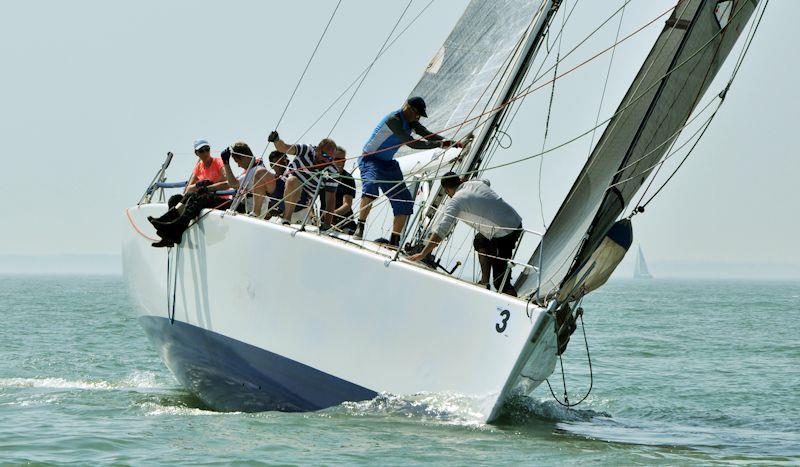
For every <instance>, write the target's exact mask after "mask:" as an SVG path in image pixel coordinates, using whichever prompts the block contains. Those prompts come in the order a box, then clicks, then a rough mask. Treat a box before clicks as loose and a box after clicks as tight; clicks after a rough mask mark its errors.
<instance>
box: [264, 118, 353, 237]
mask: <svg viewBox="0 0 800 467" xmlns="http://www.w3.org/2000/svg"><path fill="white" fill-rule="evenodd" d="M269 142H270V143H273V144H274V145H275V149H277V150H278V151H280V152H283V153H285V154H289V155H291V156H295V158H294V159H293V160H292V162H290V163H289V167H288V168H287V171H286V174H285V175H286V176H287V177H286V187H285V189H284V190H285V192H284V198H285V199H286V206H285V208H284V210H283V223H284V224H290V223H291V219H292V214H293V213H294V210H295V206H296V205H297V202H298V200H299V199H300V191H305V192H306V193H308V194H309V197H310V198H313V196H314V193H315V192H317V191H318V189H317V187H318V186H319V194H320V196H323V191H324V196H325V197H326V198H327V199H326V202H327V203H328V205H332V204H333V203H334V202H335V193H336V175H337V173H338V172H337V171H336V169H335V168H334V167H333V154H334V153H335V152H336V142H335V141H333V140H332V139H330V138H325V139H323V140H322V141H320V142H319V144H317V145H316V146H312V145H310V144H286V143H285V142H284V141H283V140H282V139H281V138H280V136H279V135H278V132H277V131H273V132H272V133H270V135H269ZM312 201H313V199H312ZM331 221H332V216H331V213H325V215H324V216H323V220H322V225H323V228H324V227H327V226H330V225H331Z"/></svg>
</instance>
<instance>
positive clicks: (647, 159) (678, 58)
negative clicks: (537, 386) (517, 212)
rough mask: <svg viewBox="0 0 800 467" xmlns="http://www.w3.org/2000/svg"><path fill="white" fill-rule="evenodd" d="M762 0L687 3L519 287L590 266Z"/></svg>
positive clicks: (550, 289)
mask: <svg viewBox="0 0 800 467" xmlns="http://www.w3.org/2000/svg"><path fill="white" fill-rule="evenodd" d="M756 4H757V0H722V1H720V0H683V1H680V2H679V3H678V4H677V5H676V7H675V9H674V11H673V12H672V15H671V17H670V18H669V19H668V20H667V22H666V25H665V27H664V30H663V31H662V32H661V34H660V36H659V37H658V39H657V40H656V43H655V44H654V46H653V48H652V50H651V51H650V54H649V55H648V56H647V59H646V60H645V62H644V64H643V65H642V68H641V69H640V71H639V73H638V74H637V76H636V78H635V79H634V81H633V84H632V85H631V87H630V89H629V90H628V92H627V94H626V95H625V97H624V99H623V100H622V102H621V104H620V106H619V108H618V110H617V112H616V115H615V117H614V118H613V119H612V120H611V121H610V122H609V124H608V126H607V127H606V130H605V132H604V133H603V136H602V138H601V139H600V140H599V142H598V143H597V145H596V147H595V148H594V150H593V152H592V154H591V156H590V157H589V160H588V161H587V162H586V164H585V166H584V167H583V169H582V171H581V173H580V175H579V176H578V178H577V180H576V181H575V183H574V184H573V186H572V188H571V190H570V192H569V194H568V195H567V197H566V199H565V200H564V202H563V203H562V205H561V207H560V208H559V210H558V212H557V213H556V216H555V218H554V219H553V221H552V223H551V225H550V227H549V229H548V230H547V232H546V234H545V236H544V238H543V239H542V241H541V243H540V244H539V246H538V247H537V249H536V251H535V252H534V254H533V256H532V257H531V259H530V264H531V265H533V266H536V267H538V266H539V265H540V264H541V271H538V272H536V271H534V272H527V273H525V274H523V275H522V276H521V277H520V279H519V280H518V281H517V283H516V286H517V290H518V291H520V292H521V293H531V292H533V291H535V290H537V288H538V287H539V284H541V288H540V289H539V292H540V294H541V295H543V296H548V295H550V294H552V293H554V292H556V291H557V290H558V289H559V287H560V285H561V284H562V283H563V282H564V281H565V280H566V279H568V278H569V277H571V276H572V275H574V273H575V272H576V271H578V270H580V269H581V268H583V266H584V265H585V263H586V261H587V260H588V259H589V258H590V256H591V255H592V253H593V252H594V251H595V249H596V248H597V246H598V245H599V243H600V242H601V241H602V239H603V237H604V236H605V234H606V232H607V231H608V230H609V228H610V227H611V226H612V225H613V224H614V222H615V221H616V220H617V219H618V218H619V216H620V214H621V213H622V212H623V210H624V209H625V207H626V206H627V205H628V203H629V202H630V200H631V198H632V197H633V195H634V194H635V193H636V191H637V190H638V189H639V187H640V186H641V185H642V183H643V182H644V181H645V180H646V179H647V177H648V175H649V174H650V171H651V170H652V168H653V167H654V165H655V164H656V163H657V162H658V161H659V160H661V158H662V157H663V156H664V154H665V152H666V150H667V148H668V146H669V142H670V141H672V140H673V139H674V138H675V137H677V134H678V133H679V132H680V129H681V127H682V126H683V125H684V124H685V123H686V121H687V120H688V118H689V116H690V114H691V113H692V111H693V110H694V108H695V106H696V105H697V102H698V101H699V100H700V98H701V97H702V96H703V93H704V92H705V90H706V89H707V88H708V86H709V84H710V83H711V81H712V80H713V79H714V76H716V74H717V71H718V70H719V68H720V66H721V65H722V63H723V61H724V60H725V57H727V55H728V53H729V52H730V50H731V48H732V47H733V45H734V43H735V42H736V40H737V38H738V37H739V35H740V34H741V32H742V31H743V30H744V26H745V24H746V23H747V21H748V19H749V18H750V16H751V14H752V13H753V11H754V9H755V7H756Z"/></svg>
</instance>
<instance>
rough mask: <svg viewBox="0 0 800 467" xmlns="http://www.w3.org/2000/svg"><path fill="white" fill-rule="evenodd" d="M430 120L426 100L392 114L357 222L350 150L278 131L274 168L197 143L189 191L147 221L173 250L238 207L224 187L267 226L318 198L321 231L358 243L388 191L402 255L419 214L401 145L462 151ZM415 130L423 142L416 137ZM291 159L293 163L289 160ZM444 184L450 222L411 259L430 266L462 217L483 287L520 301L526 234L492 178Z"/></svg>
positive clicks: (367, 159) (364, 161) (364, 169)
mask: <svg viewBox="0 0 800 467" xmlns="http://www.w3.org/2000/svg"><path fill="white" fill-rule="evenodd" d="M422 117H427V112H426V105H425V101H424V100H423V99H422V98H421V97H412V98H410V99H408V100H407V101H406V102H405V103H404V104H403V106H402V107H401V108H400V109H398V110H395V111H393V112H390V113H389V114H388V115H386V116H385V117H384V118H383V119H382V120H381V121H380V122H379V123H378V125H377V126H376V127H375V129H374V130H373V132H372V135H371V136H370V138H369V139H368V140H367V142H366V144H364V147H363V151H362V154H361V155H360V156H359V158H358V167H359V169H360V172H361V174H360V178H361V180H362V186H361V192H362V193H361V204H360V206H359V209H358V222H357V223H356V222H354V220H353V218H354V217H355V216H356V214H355V213H354V211H355V208H354V207H353V202H354V198H355V194H356V184H355V179H354V178H353V176H352V175H351V174H350V172H348V171H347V170H346V169H345V161H346V160H347V157H346V156H347V152H346V151H345V149H344V148H342V147H341V146H337V144H336V143H335V142H334V141H333V140H332V139H330V138H325V139H323V140H321V141H320V142H319V143H318V144H317V145H316V146H314V145H309V144H287V143H286V142H284V141H283V140H282V139H281V137H280V135H279V134H278V132H277V131H272V132H271V133H270V135H269V138H268V141H269V142H270V143H273V144H274V145H275V149H276V150H275V151H273V152H272V153H271V154H270V155H269V167H267V166H265V165H264V163H263V162H262V161H261V160H260V159H257V158H255V156H254V155H253V152H252V151H251V150H250V148H249V147H248V146H247V144H245V143H244V142H241V141H238V142H236V143H234V144H233V145H231V146H229V147H228V148H226V149H224V150H223V151H222V152H221V157H212V156H211V146H210V145H209V143H208V141H206V140H197V141H195V144H194V150H195V155H196V156H197V158H198V161H197V164H196V165H195V167H194V170H193V171H192V174H191V177H190V178H189V181H188V182H187V185H186V188H185V189H184V192H183V194H180V195H175V196H173V197H172V198H170V200H169V203H168V204H169V210H168V211H167V212H166V213H165V214H164V215H162V216H161V217H159V218H152V217H151V218H148V220H149V221H150V222H151V223H152V224H153V226H154V227H155V228H156V232H157V233H158V235H159V236H160V237H161V238H160V240H159V241H157V242H155V243H153V246H154V247H172V246H174V245H175V244H178V243H180V242H181V237H182V235H183V232H184V231H185V230H186V229H187V228H188V227H189V226H190V225H191V222H192V221H193V220H194V219H196V218H197V217H198V216H199V215H200V213H201V211H202V210H203V209H205V208H211V209H229V208H230V207H231V201H232V199H231V196H230V195H229V194H223V193H220V192H221V191H222V190H228V189H239V190H241V191H242V192H243V193H244V195H245V198H244V201H245V202H244V203H240V204H239V205H238V206H236V208H237V211H239V212H242V213H246V214H247V215H249V216H252V217H256V218H261V219H270V218H272V217H275V216H278V217H279V218H280V221H281V222H282V223H283V224H284V225H287V224H291V223H292V220H293V216H295V217H298V216H302V217H304V218H305V217H307V216H308V217H309V218H310V216H312V215H313V211H307V210H308V209H310V208H311V206H312V204H313V203H314V201H315V200H316V197H319V198H320V208H321V209H320V214H321V216H322V219H320V220H321V223H320V230H321V231H324V230H328V229H335V230H337V231H339V232H344V233H347V234H352V235H353V237H354V238H356V239H360V238H363V236H364V229H365V223H366V219H367V216H368V215H369V212H370V207H371V204H372V202H373V201H374V200H375V199H376V198H377V197H378V195H379V192H381V191H382V192H383V194H384V195H385V196H386V197H387V198H388V200H389V202H390V203H391V206H392V211H393V212H394V220H393V223H392V233H391V236H390V239H389V244H390V246H392V247H395V248H399V247H400V236H401V234H402V231H403V229H404V227H405V224H406V220H407V218H408V215H409V214H411V213H412V211H413V199H412V197H411V193H410V192H409V190H408V187H407V186H406V184H405V181H404V180H403V172H402V171H401V170H400V164H399V163H398V162H397V161H396V160H395V155H396V154H397V151H398V150H399V149H400V148H401V147H403V146H408V147H410V148H412V149H418V150H420V149H432V148H449V147H451V146H456V147H462V146H461V144H460V143H457V142H454V141H451V140H448V139H445V138H443V137H442V136H440V135H438V134H435V133H433V132H431V131H429V130H428V129H427V128H425V127H424V126H423V125H422V124H420V122H419V120H420V118H422ZM412 133H413V134H417V135H419V136H420V138H419V139H414V138H413V137H412ZM288 156H294V158H293V159H292V160H291V161H289V157H288ZM231 159H233V161H234V162H235V163H236V165H238V166H239V167H240V168H241V169H242V173H241V175H239V176H235V175H234V174H233V170H232V169H231V163H230V161H231ZM441 186H442V188H443V189H444V191H445V193H446V194H447V195H448V196H449V197H450V200H449V201H448V203H447V204H446V206H444V208H443V216H441V218H440V219H439V221H438V223H437V224H436V225H435V226H434V228H433V230H432V234H431V236H430V238H429V239H428V240H427V242H426V244H425V246H424V247H423V248H422V251H421V252H420V253H418V254H415V255H412V256H409V258H408V259H409V260H411V261H420V260H423V259H425V258H426V257H427V256H428V255H430V254H431V253H432V252H433V250H434V249H435V248H436V247H437V246H438V245H439V244H440V243H441V242H442V240H443V239H445V238H447V236H448V235H450V233H451V232H452V230H453V228H454V227H455V224H456V221H457V220H459V219H460V220H462V221H464V222H465V223H466V224H467V225H469V226H471V227H473V228H474V229H475V230H476V231H477V234H476V235H475V239H474V241H473V246H474V248H475V251H476V253H478V260H479V263H480V266H481V279H480V284H482V285H484V286H486V287H487V288H489V284H490V281H491V283H492V284H493V285H494V287H495V289H496V290H497V291H498V292H504V293H507V294H510V295H514V296H516V294H517V292H516V290H515V289H514V287H513V286H512V285H511V277H510V272H511V268H510V263H509V261H510V260H511V258H512V257H513V254H514V250H515V248H516V246H517V244H518V242H519V239H520V236H521V234H522V218H521V217H520V216H519V214H518V213H517V212H516V211H515V210H514V208H512V207H511V206H510V205H509V204H508V203H506V202H505V201H503V199H502V198H501V197H500V196H499V195H498V194H497V193H495V192H494V191H493V190H492V189H491V188H490V187H489V182H488V181H485V180H473V181H462V180H461V178H460V177H459V176H458V175H456V174H455V173H453V172H448V173H447V174H445V176H444V177H443V178H442V180H441ZM298 210H300V211H302V212H297V211H298ZM306 213H307V214H306Z"/></svg>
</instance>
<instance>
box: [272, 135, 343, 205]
mask: <svg viewBox="0 0 800 467" xmlns="http://www.w3.org/2000/svg"><path fill="white" fill-rule="evenodd" d="M294 148H295V154H296V155H295V158H294V159H292V162H290V163H289V166H288V168H287V170H286V174H285V175H284V176H286V177H288V176H289V175H294V176H296V177H297V178H299V179H300V181H301V182H302V183H303V191H305V192H307V193H308V194H309V195H310V196H313V195H314V192H315V191H316V189H317V184H318V183H320V182H321V183H322V186H321V187H320V189H321V190H325V191H336V187H337V186H338V184H337V183H336V176H337V175H338V174H339V172H337V171H336V167H334V166H333V163H328V164H326V165H325V166H320V165H319V164H318V163H317V147H316V146H311V145H310V144H295V145H294ZM315 179H317V180H316V181H315Z"/></svg>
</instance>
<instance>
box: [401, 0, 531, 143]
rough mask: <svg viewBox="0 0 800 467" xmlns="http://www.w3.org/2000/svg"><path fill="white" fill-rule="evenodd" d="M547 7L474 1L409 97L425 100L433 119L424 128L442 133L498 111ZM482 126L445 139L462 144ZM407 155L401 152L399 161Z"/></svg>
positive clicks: (526, 1) (508, 0) (521, 1)
mask: <svg viewBox="0 0 800 467" xmlns="http://www.w3.org/2000/svg"><path fill="white" fill-rule="evenodd" d="M544 3H545V2H544V1H543V0H472V1H471V2H470V3H469V5H468V6H467V8H466V10H465V11H464V14H463V15H462V16H461V18H460V19H459V20H458V23H456V25H455V27H454V28H453V30H452V31H451V32H450V35H449V36H448V37H447V40H445V42H444V44H443V45H442V47H441V48H440V49H439V50H438V51H437V52H436V54H434V56H433V58H432V59H431V61H430V63H429V64H428V67H427V68H426V70H425V73H424V74H423V75H422V78H421V79H420V80H419V82H418V83H417V85H416V86H415V87H414V90H413V91H412V92H411V94H410V96H421V97H422V98H423V99H425V103H426V104H427V113H428V118H426V119H423V121H422V124H423V125H425V126H426V127H427V128H428V129H429V130H431V131H434V132H439V131H441V130H444V129H445V128H450V127H453V126H457V125H460V124H462V123H463V122H464V121H465V120H467V119H469V118H470V117H475V116H477V115H480V114H481V113H483V112H485V111H486V110H487V109H489V108H492V107H494V106H495V105H496V104H497V101H498V100H500V99H502V96H500V93H501V90H502V88H503V84H504V83H505V82H506V81H507V80H508V79H510V77H511V76H510V75H511V74H512V70H513V69H514V67H513V64H514V63H512V62H516V60H518V59H519V56H520V54H519V53H518V52H519V51H520V50H521V49H522V47H523V44H524V39H525V38H526V36H527V32H528V30H529V28H530V27H531V26H532V23H533V22H534V19H535V18H537V17H538V15H539V13H540V12H541V10H542V5H543V4H544ZM488 118H489V117H488V116H486V117H485V119H488ZM478 123H479V120H477V119H476V120H475V121H473V122H470V123H468V124H465V125H463V127H462V128H458V127H457V128H456V129H457V130H458V131H457V133H453V132H450V133H447V134H446V135H445V136H446V137H447V138H449V139H459V138H461V137H463V136H465V135H467V134H468V133H469V132H470V131H472V130H473V129H474V128H475V126H476V125H477V124H478ZM454 131H455V129H454ZM408 153H409V150H408V149H407V148H404V149H401V150H400V151H399V152H398V154H397V157H402V156H403V155H407V154H408Z"/></svg>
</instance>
